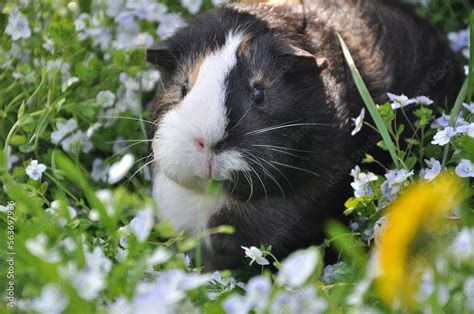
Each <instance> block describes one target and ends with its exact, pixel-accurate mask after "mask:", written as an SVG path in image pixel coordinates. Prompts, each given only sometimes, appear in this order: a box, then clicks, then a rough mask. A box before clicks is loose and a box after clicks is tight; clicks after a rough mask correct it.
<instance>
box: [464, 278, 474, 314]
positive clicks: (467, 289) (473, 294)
mask: <svg viewBox="0 0 474 314" xmlns="http://www.w3.org/2000/svg"><path fill="white" fill-rule="evenodd" d="M463 292H464V295H465V296H466V298H467V305H468V306H467V307H468V311H474V276H469V277H467V278H466V280H465V281H464V287H463Z"/></svg>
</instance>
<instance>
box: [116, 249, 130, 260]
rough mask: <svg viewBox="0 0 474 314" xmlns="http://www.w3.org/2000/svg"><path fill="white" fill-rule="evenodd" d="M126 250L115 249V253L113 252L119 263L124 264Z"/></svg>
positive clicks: (126, 254)
mask: <svg viewBox="0 0 474 314" xmlns="http://www.w3.org/2000/svg"><path fill="white" fill-rule="evenodd" d="M127 256H128V250H127V249H122V248H121V247H117V252H115V259H116V260H117V261H119V262H120V263H122V262H124V261H125V260H126V259H127Z"/></svg>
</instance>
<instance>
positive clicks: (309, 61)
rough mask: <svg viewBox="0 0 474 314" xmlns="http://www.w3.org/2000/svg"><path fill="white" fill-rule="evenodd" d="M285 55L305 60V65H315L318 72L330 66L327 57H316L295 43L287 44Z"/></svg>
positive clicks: (301, 60)
mask: <svg viewBox="0 0 474 314" xmlns="http://www.w3.org/2000/svg"><path fill="white" fill-rule="evenodd" d="M283 55H284V56H288V57H294V58H296V59H297V60H298V61H299V62H303V64H304V65H305V66H308V67H315V69H316V70H317V71H318V72H321V71H322V70H324V69H325V68H327V67H328V66H329V61H328V59H327V58H325V57H316V56H315V55H313V54H311V53H309V52H308V51H306V50H304V49H301V48H299V47H296V46H293V45H289V46H287V47H286V48H285V51H284V52H283Z"/></svg>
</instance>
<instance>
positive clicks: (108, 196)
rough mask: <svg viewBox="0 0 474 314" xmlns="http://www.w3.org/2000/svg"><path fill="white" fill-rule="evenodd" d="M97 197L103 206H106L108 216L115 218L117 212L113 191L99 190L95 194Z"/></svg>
mask: <svg viewBox="0 0 474 314" xmlns="http://www.w3.org/2000/svg"><path fill="white" fill-rule="evenodd" d="M95 196H97V198H98V199H99V201H100V202H101V203H102V205H104V207H105V211H106V212H107V214H109V216H113V215H114V212H115V207H114V198H113V195H112V191H111V190H109V189H102V190H97V191H96V192H95Z"/></svg>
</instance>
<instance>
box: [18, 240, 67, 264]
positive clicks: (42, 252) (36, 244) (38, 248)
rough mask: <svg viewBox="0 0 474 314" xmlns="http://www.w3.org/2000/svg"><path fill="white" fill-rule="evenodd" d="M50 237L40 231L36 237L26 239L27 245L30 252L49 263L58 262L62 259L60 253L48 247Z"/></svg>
mask: <svg viewBox="0 0 474 314" xmlns="http://www.w3.org/2000/svg"><path fill="white" fill-rule="evenodd" d="M47 244H48V238H47V237H46V235H45V234H43V233H40V234H38V236H36V238H34V239H28V240H26V241H25V246H26V248H27V249H28V251H30V253H31V254H32V255H34V256H36V257H39V258H41V259H42V260H44V261H46V262H48V263H57V262H59V261H60V260H61V257H60V255H59V253H58V252H57V251H56V250H53V249H48V248H47Z"/></svg>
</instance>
